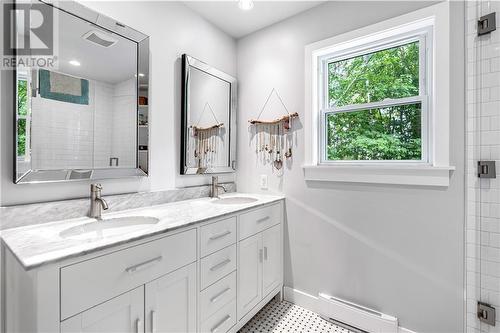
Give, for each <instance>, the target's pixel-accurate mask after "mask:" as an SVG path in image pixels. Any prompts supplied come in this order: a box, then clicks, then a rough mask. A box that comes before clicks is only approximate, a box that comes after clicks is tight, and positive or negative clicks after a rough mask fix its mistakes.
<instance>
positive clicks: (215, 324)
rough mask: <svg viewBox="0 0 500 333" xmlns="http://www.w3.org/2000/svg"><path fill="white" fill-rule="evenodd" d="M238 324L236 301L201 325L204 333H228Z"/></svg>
mask: <svg viewBox="0 0 500 333" xmlns="http://www.w3.org/2000/svg"><path fill="white" fill-rule="evenodd" d="M235 324H236V301H233V302H231V303H229V304H228V305H226V306H224V307H223V308H222V309H220V310H219V311H217V312H216V313H215V314H214V315H212V316H211V317H210V318H208V319H207V320H205V321H204V322H203V323H202V324H201V332H203V333H226V332H227V331H229V329H230V328H231V327H233V326H234V325H235Z"/></svg>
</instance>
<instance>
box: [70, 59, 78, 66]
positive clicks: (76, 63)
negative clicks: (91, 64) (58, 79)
mask: <svg viewBox="0 0 500 333" xmlns="http://www.w3.org/2000/svg"><path fill="white" fill-rule="evenodd" d="M69 63H70V64H71V65H73V66H80V65H81V64H80V62H79V61H78V60H71V61H70V62H69Z"/></svg>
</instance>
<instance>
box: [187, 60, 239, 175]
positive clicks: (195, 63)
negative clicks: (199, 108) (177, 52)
mask: <svg viewBox="0 0 500 333" xmlns="http://www.w3.org/2000/svg"><path fill="white" fill-rule="evenodd" d="M190 68H196V69H198V70H200V71H202V72H205V73H207V74H209V75H212V76H214V77H216V78H219V79H221V80H223V81H226V82H228V83H229V89H230V92H229V95H230V101H229V108H230V110H229V128H228V138H229V154H228V161H227V165H226V166H218V167H211V168H207V169H206V170H205V171H204V172H200V169H199V168H194V167H189V166H187V165H186V161H187V142H188V135H189V131H188V130H187V129H188V124H189V120H190V113H189V111H190V110H189V91H188V85H189V79H190V77H189V69H190ZM181 100H182V108H181V113H182V121H181V158H180V162H181V165H180V173H181V175H197V174H214V173H230V172H235V171H236V124H237V123H236V109H237V105H238V104H237V102H238V101H237V80H236V78H235V77H232V76H231V75H229V74H227V73H224V72H223V71H221V70H218V69H216V68H214V67H212V66H210V65H208V64H207V63H204V62H203V61H201V60H198V59H196V58H194V57H191V56H189V55H187V54H183V55H182V96H181Z"/></svg>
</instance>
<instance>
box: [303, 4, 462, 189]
mask: <svg viewBox="0 0 500 333" xmlns="http://www.w3.org/2000/svg"><path fill="white" fill-rule="evenodd" d="M449 32H450V27H449V4H448V3H447V2H444V3H440V4H437V5H434V6H430V7H426V8H424V9H421V10H418V11H415V12H412V13H409V14H405V15H402V16H399V17H396V18H393V19H389V20H386V21H383V22H380V23H377V24H374V25H371V26H368V27H365V28H361V29H358V30H355V31H351V32H348V33H345V34H342V35H339V36H335V37H332V38H329V39H326V40H323V41H319V42H316V43H313V44H310V45H308V46H306V50H305V51H306V54H305V58H306V62H305V77H306V83H305V86H306V91H305V102H306V105H305V109H306V114H305V163H304V166H303V168H304V176H305V179H306V180H313V181H338V182H358V183H383V184H406V185H430V186H448V185H449V178H450V171H451V170H454V167H452V166H450V164H449V113H450V110H449V103H450V100H449V98H450V95H449V83H450V82H449V78H450V70H449V60H450V52H449V48H450V46H449V44H450V41H449ZM412 38H415V39H418V40H419V47H420V49H421V50H423V52H420V59H419V62H420V63H421V64H422V63H424V66H422V65H421V64H420V67H419V70H420V73H419V79H420V90H419V96H417V97H414V98H408V99H404V101H403V100H401V99H400V100H389V101H387V100H386V101H382V102H377V103H370V104H369V105H368V104H363V105H350V106H345V107H341V108H329V107H326V106H327V104H326V103H327V96H325V89H323V88H324V86H325V84H327V81H326V80H327V79H328V78H327V75H323V73H324V72H325V63H327V62H328V60H332V59H333V61H338V60H341V59H342V57H346V58H351V57H353V56H355V55H356V54H366V53H371V52H373V51H376V50H377V49H379V50H382V49H387V48H389V47H390V45H395V46H397V45H401V44H406V43H407V42H408V41H409V40H411V39H412ZM398 43H399V44H398ZM402 101H403V102H406V103H413V102H421V103H422V117H423V118H422V159H421V160H418V161H401V160H370V161H365V160H362V161H358V160H356V161H346V160H344V161H342V160H340V161H337V160H335V161H331V160H326V138H325V135H326V129H325V124H326V122H325V120H326V119H325V116H326V114H327V113H329V112H335V111H336V112H339V111H346V110H355V109H357V110H360V109H366V108H367V106H369V107H380V106H387V105H389V104H391V103H394V104H395V103H397V104H398V105H399V104H400V102H402Z"/></svg>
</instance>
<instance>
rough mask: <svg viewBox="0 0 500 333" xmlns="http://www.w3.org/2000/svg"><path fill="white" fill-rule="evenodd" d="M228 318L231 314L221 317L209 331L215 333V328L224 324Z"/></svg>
mask: <svg viewBox="0 0 500 333" xmlns="http://www.w3.org/2000/svg"><path fill="white" fill-rule="evenodd" d="M229 319H231V316H230V315H227V316H225V317H224V319H222V320H221V321H220V322H219V323H218V324H217V325H215V326H214V327H213V328H212V329H211V330H210V332H212V333H215V332H217V330H218V329H219V328H220V327H221V326H222V325H224V324H225V323H226V322H227V321H228V320H229Z"/></svg>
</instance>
